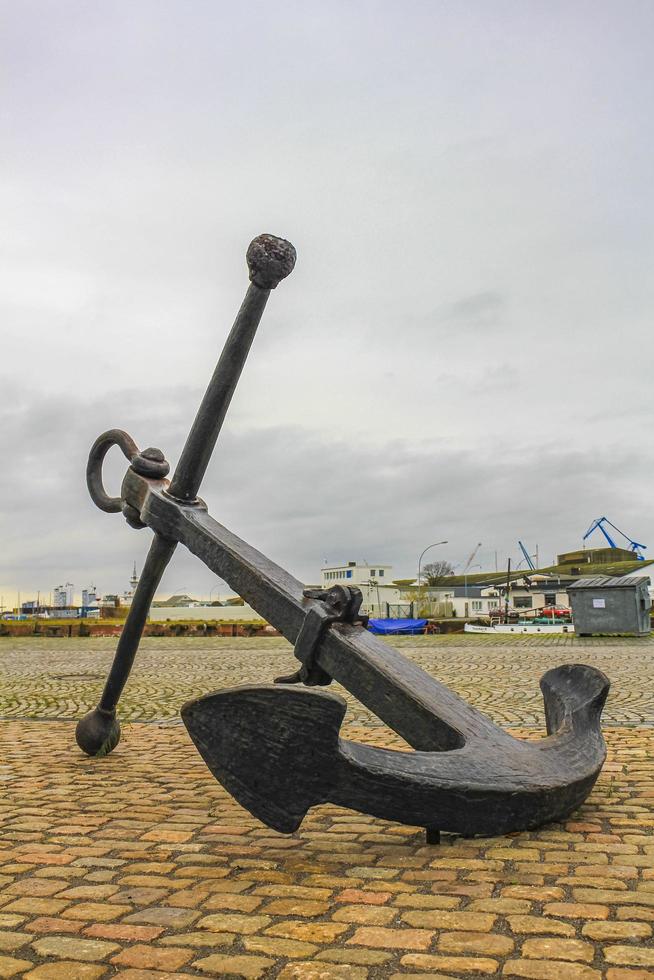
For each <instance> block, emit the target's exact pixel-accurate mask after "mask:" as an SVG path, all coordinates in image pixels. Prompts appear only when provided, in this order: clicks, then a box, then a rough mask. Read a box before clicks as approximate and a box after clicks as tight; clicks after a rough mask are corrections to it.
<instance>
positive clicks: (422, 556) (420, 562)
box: [418, 541, 447, 588]
mask: <svg viewBox="0 0 654 980" xmlns="http://www.w3.org/2000/svg"><path fill="white" fill-rule="evenodd" d="M439 544H447V541H435V542H434V544H428V545H427V547H426V548H425V550H424V551H423V552H422V554H421V555H420V558H418V588H420V574H421V568H422V559H423V558H424V556H425V554H426V552H428V551H429V549H430V548H435V547H436V546H437V545H439Z"/></svg>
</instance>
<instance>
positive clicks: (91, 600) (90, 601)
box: [82, 585, 100, 608]
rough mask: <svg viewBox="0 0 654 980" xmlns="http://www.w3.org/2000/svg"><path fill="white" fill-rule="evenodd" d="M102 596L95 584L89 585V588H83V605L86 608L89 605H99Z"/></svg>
mask: <svg viewBox="0 0 654 980" xmlns="http://www.w3.org/2000/svg"><path fill="white" fill-rule="evenodd" d="M99 601H100V598H99V596H98V591H97V589H96V587H95V585H91V586H89V588H88V589H82V605H83V606H84V607H85V608H86V607H87V606H97V604H98V603H99Z"/></svg>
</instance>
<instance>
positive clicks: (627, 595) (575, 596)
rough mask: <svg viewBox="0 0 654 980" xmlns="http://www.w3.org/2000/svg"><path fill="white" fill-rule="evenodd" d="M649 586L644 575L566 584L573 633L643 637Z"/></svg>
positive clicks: (649, 603)
mask: <svg viewBox="0 0 654 980" xmlns="http://www.w3.org/2000/svg"><path fill="white" fill-rule="evenodd" d="M649 583H650V580H649V577H648V576H647V575H639V576H637V577H634V576H629V575H623V576H622V577H621V578H614V577H612V576H611V575H596V576H594V577H593V578H581V579H578V581H576V582H574V583H573V584H572V585H569V586H568V596H569V597H570V605H571V606H572V619H573V622H574V627H575V633H576V634H577V635H578V636H589V635H590V634H592V633H636V634H637V635H638V636H645V635H646V634H647V633H649V632H651V628H652V627H651V620H650V610H651V607H652V600H651V598H650V594H649V589H648V586H649Z"/></svg>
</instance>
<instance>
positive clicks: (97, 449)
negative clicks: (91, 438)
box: [86, 429, 139, 514]
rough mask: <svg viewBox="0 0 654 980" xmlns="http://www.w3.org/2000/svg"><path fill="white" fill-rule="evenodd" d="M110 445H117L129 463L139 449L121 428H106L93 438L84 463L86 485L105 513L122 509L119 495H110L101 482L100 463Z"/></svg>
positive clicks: (97, 505)
mask: <svg viewBox="0 0 654 980" xmlns="http://www.w3.org/2000/svg"><path fill="white" fill-rule="evenodd" d="M112 446H118V448H119V449H120V451H121V452H122V454H123V456H124V457H125V459H127V460H128V461H129V463H130V464H131V462H132V460H133V459H134V457H135V456H138V455H139V449H138V446H137V445H136V443H135V442H134V440H133V439H132V437H131V436H130V435H128V433H127V432H123V430H122V429H108V430H107V432H103V433H102V435H101V436H98V438H97V439H96V440H95V442H94V443H93V445H92V446H91V452H90V453H89V461H88V463H87V464H86V485H87V487H88V488H89V493H90V494H91V500H92V501H93V503H94V504H95V505H96V507H99V508H100V510H103V511H105V513H107V514H119V513H120V512H121V510H122V509H123V502H122V500H121V498H120V497H110V496H109V494H108V493H107V492H106V490H105V488H104V485H103V483H102V464H103V462H104V458H105V456H106V455H107V453H108V452H109V450H110V449H111V447H112Z"/></svg>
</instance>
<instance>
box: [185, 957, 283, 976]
mask: <svg viewBox="0 0 654 980" xmlns="http://www.w3.org/2000/svg"><path fill="white" fill-rule="evenodd" d="M274 963H275V961H274V960H273V959H270V958H269V957H266V956H248V955H238V954H235V955H233V956H229V955H227V954H222V953H217V954H216V955H214V956H206V957H204V958H203V959H200V960H195V962H194V963H193V968H194V969H195V970H200V971H201V972H202V973H208V974H210V975H211V976H215V977H224V976H226V975H231V974H235V975H236V976H237V977H246V978H247V980H257V978H258V977H261V976H263V974H264V973H265V972H266V970H267V969H268V968H269V967H271V966H273V965H274Z"/></svg>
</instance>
